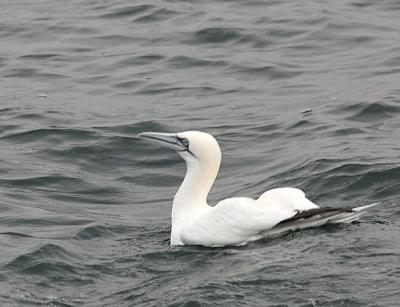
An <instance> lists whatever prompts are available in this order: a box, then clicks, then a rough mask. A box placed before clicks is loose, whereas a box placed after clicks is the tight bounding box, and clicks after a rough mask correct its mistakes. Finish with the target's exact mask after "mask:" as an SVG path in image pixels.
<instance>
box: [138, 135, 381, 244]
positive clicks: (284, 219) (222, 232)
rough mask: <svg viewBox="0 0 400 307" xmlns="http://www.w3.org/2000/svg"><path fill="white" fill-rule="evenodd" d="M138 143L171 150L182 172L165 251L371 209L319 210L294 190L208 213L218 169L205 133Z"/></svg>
mask: <svg viewBox="0 0 400 307" xmlns="http://www.w3.org/2000/svg"><path fill="white" fill-rule="evenodd" d="M139 136H140V137H142V138H146V139H149V140H152V141H156V142H158V143H160V144H162V145H164V146H167V147H170V148H173V149H175V150H176V151H177V152H178V153H179V154H180V156H181V157H182V158H183V159H184V160H185V161H186V164H187V172H186V176H185V179H184V180H183V182H182V184H181V186H180V188H179V190H178V192H177V193H176V195H175V197H174V201H173V206H172V230H171V245H184V244H194V245H204V246H224V245H245V244H247V243H249V242H251V241H255V240H258V239H261V238H263V237H265V236H267V235H270V234H276V233H280V232H283V231H288V230H294V229H302V228H306V227H316V226H320V225H323V224H326V223H344V222H351V221H353V220H355V219H358V218H359V217H360V216H361V215H362V214H363V213H365V209H367V208H369V207H371V206H374V205H375V204H372V205H368V206H364V207H358V208H353V209H350V208H347V209H335V208H319V207H318V206H317V205H316V204H314V203H313V202H311V201H310V200H309V199H307V198H306V197H305V194H304V192H303V191H301V190H299V189H296V188H278V189H272V190H269V191H267V192H265V193H263V194H262V195H261V196H260V197H259V198H258V199H257V200H255V199H252V198H247V197H234V198H229V199H225V200H223V201H221V202H219V203H218V204H217V205H216V206H214V207H212V206H209V205H208V204H207V195H208V193H209V191H210V189H211V187H212V185H213V183H214V181H215V178H216V176H217V174H218V170H219V166H220V163H221V151H220V148H219V145H218V143H217V141H216V140H215V138H214V137H213V136H212V135H210V134H207V133H205V132H200V131H187V132H181V133H176V134H175V133H158V132H144V133H141V134H139Z"/></svg>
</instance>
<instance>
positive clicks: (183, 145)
mask: <svg viewBox="0 0 400 307" xmlns="http://www.w3.org/2000/svg"><path fill="white" fill-rule="evenodd" d="M138 136H139V137H141V138H143V139H146V140H149V141H154V142H157V143H159V144H160V145H163V146H165V147H168V148H172V149H174V150H176V151H177V152H178V154H179V155H180V156H181V157H182V158H183V159H184V160H185V161H186V163H187V164H188V165H192V164H195V163H196V162H198V163H200V164H205V165H209V164H215V166H217V167H219V164H220V162H221V150H220V148H219V145H218V143H217V141H216V139H215V138H214V137H213V136H212V135H211V134H208V133H205V132H201V131H185V132H179V133H160V132H143V133H140V134H139V135H138Z"/></svg>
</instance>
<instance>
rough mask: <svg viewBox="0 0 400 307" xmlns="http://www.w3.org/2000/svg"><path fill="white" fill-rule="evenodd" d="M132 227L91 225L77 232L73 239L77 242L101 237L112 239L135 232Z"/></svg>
mask: <svg viewBox="0 0 400 307" xmlns="http://www.w3.org/2000/svg"><path fill="white" fill-rule="evenodd" d="M135 230H136V229H135V228H134V229H132V227H128V226H123V225H91V226H88V227H85V228H83V229H81V230H79V231H78V232H77V233H76V234H75V235H74V237H73V238H74V239H77V240H92V239H97V238H101V237H112V236H114V235H115V234H123V233H130V232H133V231H135Z"/></svg>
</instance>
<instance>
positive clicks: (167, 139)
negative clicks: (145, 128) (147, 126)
mask: <svg viewBox="0 0 400 307" xmlns="http://www.w3.org/2000/svg"><path fill="white" fill-rule="evenodd" d="M138 137H140V138H142V139H145V140H149V141H153V142H156V143H158V144H160V145H162V146H164V147H168V148H171V149H175V150H178V151H182V150H187V147H186V146H185V145H183V144H182V143H181V140H180V138H179V137H178V136H177V135H176V134H175V133H162V132H142V133H139V134H138Z"/></svg>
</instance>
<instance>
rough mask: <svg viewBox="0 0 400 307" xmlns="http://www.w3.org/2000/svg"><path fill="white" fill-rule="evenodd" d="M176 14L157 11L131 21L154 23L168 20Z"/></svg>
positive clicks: (161, 10)
mask: <svg viewBox="0 0 400 307" xmlns="http://www.w3.org/2000/svg"><path fill="white" fill-rule="evenodd" d="M177 14H178V12H176V11H172V10H168V9H159V10H156V11H154V12H152V13H150V14H147V15H145V16H141V17H137V18H135V19H134V20H133V22H155V21H161V20H165V19H168V18H170V17H172V16H175V15H177Z"/></svg>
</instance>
